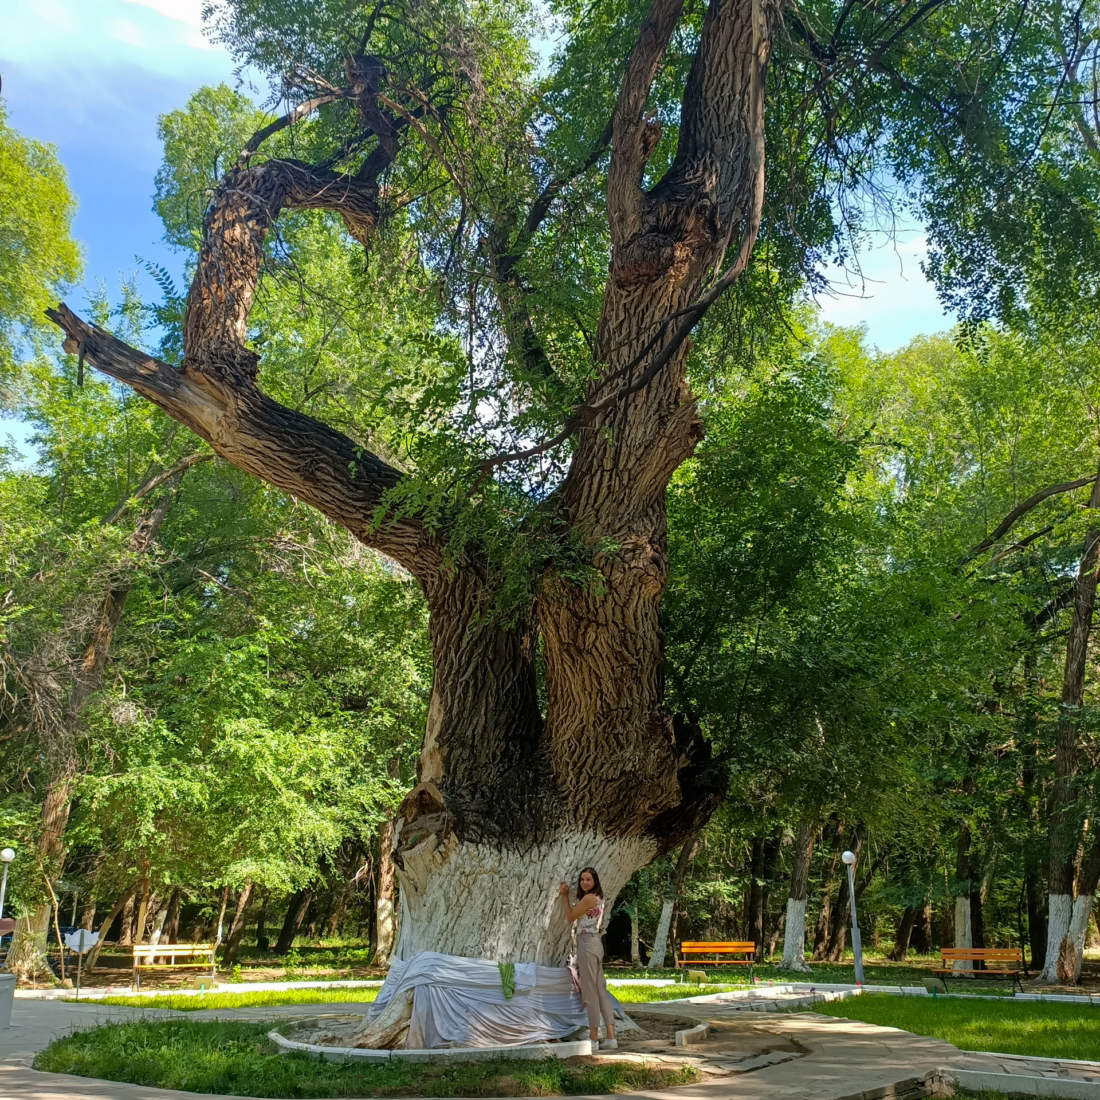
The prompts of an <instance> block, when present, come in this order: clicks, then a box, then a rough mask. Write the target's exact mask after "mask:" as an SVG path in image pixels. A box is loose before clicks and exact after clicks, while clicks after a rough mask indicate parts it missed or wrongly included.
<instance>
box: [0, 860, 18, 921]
mask: <svg viewBox="0 0 1100 1100" xmlns="http://www.w3.org/2000/svg"><path fill="white" fill-rule="evenodd" d="M13 859H15V851H14V849H12V848H5V849H3V851H0V863H2V864H3V865H4V877H3V878H0V917H2V916H3V915H4V895H5V894H6V893H7V892H8V867H9V866H10V865H11V861H12V860H13Z"/></svg>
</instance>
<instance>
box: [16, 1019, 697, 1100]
mask: <svg viewBox="0 0 1100 1100" xmlns="http://www.w3.org/2000/svg"><path fill="white" fill-rule="evenodd" d="M266 1032H267V1025H265V1024H243V1023H240V1024H238V1023H222V1022H218V1023H209V1022H205V1021H203V1022H196V1021H192V1020H158V1021H142V1022H133V1023H124V1024H108V1025H107V1026H105V1027H98V1028H93V1029H91V1030H88V1031H78V1032H75V1033H74V1034H72V1035H67V1036H65V1037H64V1038H62V1039H58V1040H55V1041H54V1042H53V1043H51V1044H50V1046H48V1047H47V1048H46V1049H45V1050H44V1051H42V1053H41V1054H39V1055H38V1057H37V1058H36V1059H35V1063H34V1064H35V1068H36V1069H41V1070H48V1071H51V1072H53V1073H72V1074H77V1075H78V1076H81V1077H99V1078H105V1079H106V1080H109V1081H126V1082H129V1083H131V1084H137V1085H143V1086H146V1087H149V1088H170V1089H185V1090H188V1091H190V1092H204V1093H214V1094H222V1095H224V1094H227V1093H228V1094H235V1095H239V1096H241V1095H243V1096H258V1097H313V1096H332V1097H356V1096H395V1095H397V1096H555V1095H562V1094H564V1095H583V1094H593V1093H615V1092H633V1091H636V1090H640V1089H660V1088H666V1087H668V1086H669V1085H681V1084H688V1083H690V1082H692V1081H694V1080H696V1079H697V1077H698V1072H697V1071H696V1070H695V1069H693V1068H692V1067H690V1066H674V1067H667V1066H661V1067H658V1066H652V1065H638V1064H636V1063H625V1062H617V1063H609V1062H605V1063H602V1064H595V1065H592V1064H587V1063H577V1062H574V1063H566V1062H563V1061H560V1060H559V1059H557V1058H547V1059H544V1060H540V1061H520V1060H518V1059H500V1060H494V1061H490V1062H466V1063H443V1064H424V1063H419V1062H418V1063H411V1062H401V1061H394V1062H383V1063H381V1064H366V1065H364V1064H357V1063H341V1062H324V1061H320V1060H319V1059H317V1058H313V1057H310V1056H308V1055H305V1054H277V1053H275V1052H274V1050H273V1048H272V1045H271V1043H270V1042H269V1040H268V1039H267V1037H266Z"/></svg>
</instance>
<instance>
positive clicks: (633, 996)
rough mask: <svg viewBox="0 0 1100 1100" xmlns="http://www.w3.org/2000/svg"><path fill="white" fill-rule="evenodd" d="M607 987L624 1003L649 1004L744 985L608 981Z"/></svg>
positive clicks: (698, 995)
mask: <svg viewBox="0 0 1100 1100" xmlns="http://www.w3.org/2000/svg"><path fill="white" fill-rule="evenodd" d="M607 988H608V989H610V990H611V992H612V993H614V994H615V997H616V998H617V999H618V1000H620V1001H622V1002H623V1003H624V1004H648V1003H649V1002H651V1001H678V1000H680V998H682V997H700V996H702V995H703V994H705V993H729V992H731V991H732V990H734V989H744V988H745V987H744V986H743V985H695V984H694V983H692V984H691V985H659V986H652V985H616V984H615V982H614V981H609V982H608V983H607Z"/></svg>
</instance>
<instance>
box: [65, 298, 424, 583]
mask: <svg viewBox="0 0 1100 1100" xmlns="http://www.w3.org/2000/svg"><path fill="white" fill-rule="evenodd" d="M47 316H48V317H49V318H50V319H51V320H52V321H54V322H55V323H56V324H57V325H58V326H59V327H60V328H61V329H62V331H63V332H64V333H65V350H66V351H68V352H70V353H73V354H75V353H77V352H78V351H82V352H83V354H84V355H85V357H86V358H87V360H88V362H89V363H90V364H91V365H92V366H93V367H95V368H96V369H97V370H99V371H101V372H103V373H104V374H106V375H108V376H109V377H111V378H114V379H115V380H116V381H118V382H122V383H123V384H125V385H127V386H130V387H131V388H132V389H134V390H135V391H136V392H137V393H139V394H141V395H142V396H143V397H145V398H147V399H148V400H149V401H152V402H153V403H154V404H155V405H157V406H158V407H160V408H161V409H163V410H164V411H165V412H166V413H167V414H168V415H169V416H171V417H173V418H174V419H175V420H178V421H179V422H180V423H181V424H184V425H186V426H187V427H188V428H190V429H191V430H192V431H193V432H194V433H195V434H196V435H198V436H200V437H201V438H202V439H205V440H206V441H207V442H208V443H209V444H210V446H211V447H212V448H213V449H214V451H215V453H216V454H218V455H219V456H220V457H222V458H224V459H225V460H226V461H228V462H230V463H232V464H233V465H234V466H237V467H238V468H239V469H241V470H244V471H245V472H247V473H250V474H255V475H256V476H257V477H259V478H261V479H262V480H264V481H266V482H268V483H269V484H271V485H274V486H275V487H276V488H277V489H282V490H283V491H284V492H287V493H290V494H291V495H292V496H294V497H296V498H298V499H299V500H301V501H303V502H305V503H306V504H310V505H312V506H313V507H315V508H317V509H318V511H320V512H322V513H323V514H324V515H326V516H328V518H329V519H331V520H332V521H333V522H334V523H337V524H339V525H340V526H341V527H344V528H346V529H347V530H348V531H350V532H351V533H352V534H353V535H355V537H356V538H358V539H359V540H360V541H361V542H363V543H364V544H365V545H367V546H371V547H374V548H375V549H377V550H380V551H382V552H383V553H384V554H388V555H389V556H390V557H392V558H393V559H394V560H395V561H398V562H399V563H400V564H402V565H403V566H405V568H406V569H408V570H409V571H410V572H411V573H412V574H413V575H415V576H416V577H417V578H418V579H420V580H421V581H422V582H425V581H427V580H428V579H430V578H431V577H432V576H434V573H435V571H436V569H437V568H438V565H439V561H440V548H439V546H438V545H437V544H436V543H435V542H434V541H433V540H432V539H430V538H429V537H428V535H427V534H426V533H425V532H424V530H423V528H422V526H421V525H420V524H419V522H417V521H416V520H415V519H411V518H404V519H400V520H397V521H395V522H392V523H389V524H383V525H380V526H375V525H374V524H373V523H372V520H373V515H374V512H375V509H376V508H378V507H379V505H380V504H381V503H382V502H383V496H384V494H385V493H386V491H387V490H389V489H391V488H393V487H394V486H395V485H396V484H397V483H398V482H399V481H400V479H401V477H402V475H401V473H400V472H399V471H398V470H395V469H394V468H393V467H392V466H389V465H387V464H386V463H385V462H383V461H382V460H381V459H379V458H377V457H376V456H375V455H373V454H370V453H369V452H367V451H364V450H363V449H362V448H360V447H358V446H357V445H356V444H355V443H354V442H353V441H352V440H351V439H349V438H348V437H347V436H345V435H343V434H341V433H340V432H337V431H335V430H333V429H332V428H330V427H328V425H326V424H323V423H321V422H320V421H319V420H314V419H313V417H311V416H307V415H305V414H304V413H300V412H297V411H295V410H294V409H288V408H286V407H285V406H283V405H280V404H278V403H277V402H275V401H272V400H271V399H270V398H269V397H267V396H266V395H264V394H263V393H261V392H260V390H259V389H258V388H257V387H256V386H255V384H253V383H249V382H245V381H241V380H236V381H235V383H234V384H227V383H225V382H222V381H220V380H218V379H217V378H213V377H211V376H210V375H209V374H206V373H204V372H201V371H198V370H196V369H194V368H191V367H188V366H185V367H184V369H183V370H176V369H175V368H173V367H171V366H169V365H168V364H167V363H164V362H161V361H160V360H159V359H155V358H153V357H152V356H149V355H146V354H145V353H143V352H141V351H138V350H137V349H136V348H133V347H130V345H128V344H126V343H123V341H121V340H118V339H116V338H115V337H114V336H112V335H111V334H110V333H109V332H105V331H104V330H103V329H101V328H99V327H97V326H96V325H92V324H89V323H88V322H86V321H82V320H81V319H80V318H79V317H77V316H76V314H74V313H73V312H72V310H70V309H69V308H68V307H67V306H64V305H60V306H58V308H57V309H51V310H48V311H47Z"/></svg>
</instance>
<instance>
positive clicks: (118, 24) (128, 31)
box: [107, 19, 148, 49]
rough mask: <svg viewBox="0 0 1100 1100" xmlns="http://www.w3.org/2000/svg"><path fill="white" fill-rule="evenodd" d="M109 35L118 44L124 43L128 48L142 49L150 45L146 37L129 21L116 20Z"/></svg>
mask: <svg viewBox="0 0 1100 1100" xmlns="http://www.w3.org/2000/svg"><path fill="white" fill-rule="evenodd" d="M107 33H108V34H109V35H110V36H111V37H112V38H113V39H114V40H115V41H116V42H123V43H125V44H126V45H127V46H137V47H138V48H139V49H142V48H144V47H145V46H146V45H147V44H148V43H147V42H146V41H145V36H144V35H143V34H142V33H141V31H140V30H139V29H138V28H137V27H136V26H135V25H134V24H133V23H131V22H130V20H129V19H116V20H115V21H114V22H113V23H112V24H111V26H110V29H109V30H108V31H107Z"/></svg>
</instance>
